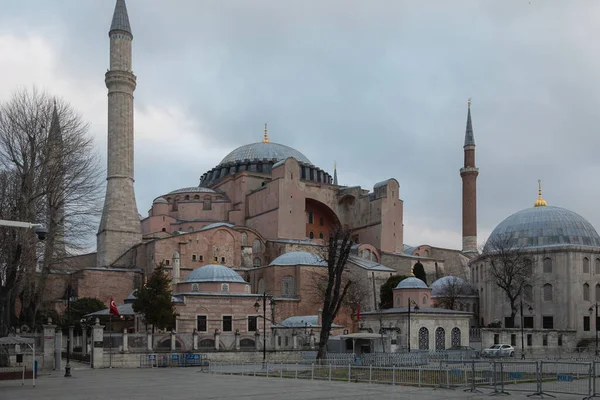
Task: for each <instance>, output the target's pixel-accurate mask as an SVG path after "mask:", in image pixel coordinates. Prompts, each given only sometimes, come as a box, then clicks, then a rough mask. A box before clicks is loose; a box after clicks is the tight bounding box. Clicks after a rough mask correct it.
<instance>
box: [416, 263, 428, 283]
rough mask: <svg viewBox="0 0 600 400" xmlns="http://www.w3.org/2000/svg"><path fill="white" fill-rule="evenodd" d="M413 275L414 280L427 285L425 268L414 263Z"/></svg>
mask: <svg viewBox="0 0 600 400" xmlns="http://www.w3.org/2000/svg"><path fill="white" fill-rule="evenodd" d="M413 274H414V275H415V278H419V279H420V280H422V281H423V282H425V284H426V285H427V274H425V268H424V267H423V264H421V263H420V262H418V263H416V264H415V266H414V267H413Z"/></svg>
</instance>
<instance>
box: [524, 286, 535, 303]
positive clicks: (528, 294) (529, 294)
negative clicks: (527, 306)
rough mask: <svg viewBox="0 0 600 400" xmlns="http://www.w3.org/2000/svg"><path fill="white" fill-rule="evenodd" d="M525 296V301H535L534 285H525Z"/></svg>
mask: <svg viewBox="0 0 600 400" xmlns="http://www.w3.org/2000/svg"><path fill="white" fill-rule="evenodd" d="M523 297H524V298H525V301H533V287H532V286H531V285H525V287H523Z"/></svg>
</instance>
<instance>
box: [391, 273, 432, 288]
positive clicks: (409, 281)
mask: <svg viewBox="0 0 600 400" xmlns="http://www.w3.org/2000/svg"><path fill="white" fill-rule="evenodd" d="M396 289H427V284H426V283H425V282H423V281H422V280H420V279H419V278H415V277H414V276H409V277H408V278H406V279H403V280H402V281H400V283H398V285H397V286H396Z"/></svg>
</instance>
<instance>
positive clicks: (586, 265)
mask: <svg viewBox="0 0 600 400" xmlns="http://www.w3.org/2000/svg"><path fill="white" fill-rule="evenodd" d="M583 273H584V274H589V273H590V259H589V258H587V257H583Z"/></svg>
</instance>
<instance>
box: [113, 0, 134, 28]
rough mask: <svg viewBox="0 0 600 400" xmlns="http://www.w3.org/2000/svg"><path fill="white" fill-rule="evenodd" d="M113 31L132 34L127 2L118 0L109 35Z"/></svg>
mask: <svg viewBox="0 0 600 400" xmlns="http://www.w3.org/2000/svg"><path fill="white" fill-rule="evenodd" d="M112 31H122V32H127V33H129V34H132V33H131V25H129V16H128V15H127V6H126V5H125V0H117V4H116V5H115V13H114V14H113V19H112V24H111V25H110V31H108V33H109V34H110V32H112Z"/></svg>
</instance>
